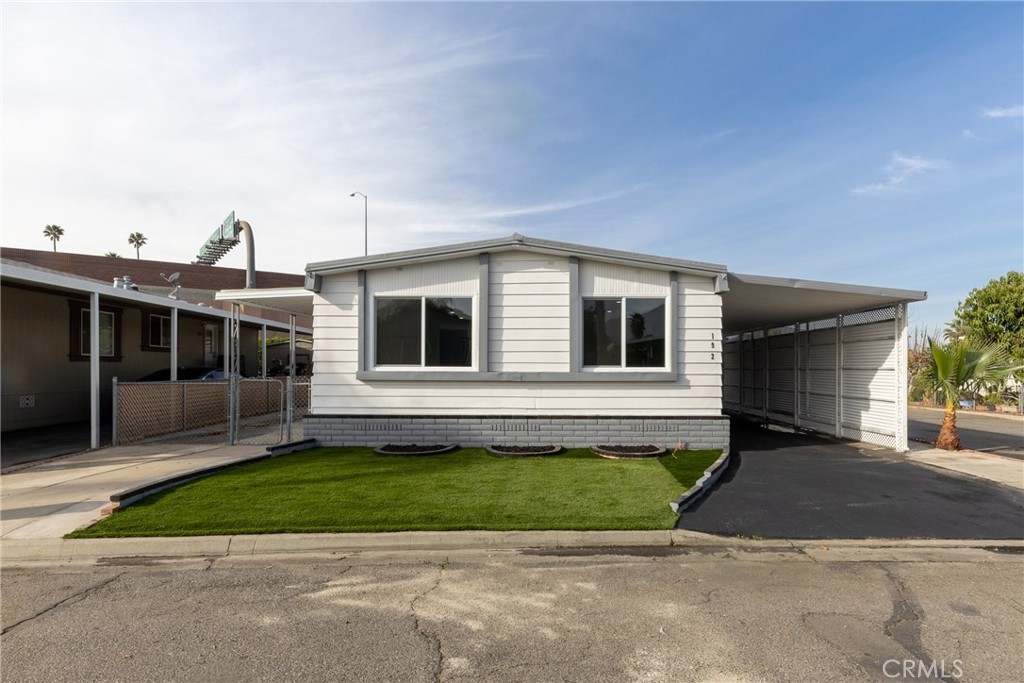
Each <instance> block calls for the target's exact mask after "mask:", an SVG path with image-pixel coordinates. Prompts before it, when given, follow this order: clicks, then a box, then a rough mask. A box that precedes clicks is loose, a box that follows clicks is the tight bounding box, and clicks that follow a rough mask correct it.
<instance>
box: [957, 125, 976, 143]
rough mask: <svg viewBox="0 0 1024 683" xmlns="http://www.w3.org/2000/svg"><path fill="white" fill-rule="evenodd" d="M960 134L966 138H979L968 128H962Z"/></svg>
mask: <svg viewBox="0 0 1024 683" xmlns="http://www.w3.org/2000/svg"><path fill="white" fill-rule="evenodd" d="M960 135H961V137H963V138H966V139H967V140H978V139H979V138H978V134H977V133H975V132H974V131H973V130H971V129H970V128H964V129H963V130H962V131H960Z"/></svg>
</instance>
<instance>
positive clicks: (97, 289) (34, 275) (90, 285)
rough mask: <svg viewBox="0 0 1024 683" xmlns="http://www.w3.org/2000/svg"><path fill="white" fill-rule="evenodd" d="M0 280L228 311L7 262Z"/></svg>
mask: <svg viewBox="0 0 1024 683" xmlns="http://www.w3.org/2000/svg"><path fill="white" fill-rule="evenodd" d="M0 278H2V279H3V280H11V281H16V282H19V283H21V284H25V285H31V286H33V287H39V288H42V289H52V290H57V291H62V292H68V293H75V294H99V295H100V296H101V297H103V299H105V300H107V301H109V300H111V299H115V300H120V301H125V302H128V303H130V304H134V305H136V306H150V307H157V308H167V309H171V308H176V309H178V311H179V312H186V313H190V314H193V315H202V316H209V317H212V318H222V319H223V318H230V317H231V311H222V310H221V309H219V308H211V307H209V306H200V305H198V304H192V303H189V302H187V301H180V300H178V299H170V298H167V297H163V296H157V295H155V294H146V293H145V292H139V291H136V290H134V289H117V288H116V287H114V286H112V285H108V284H106V283H105V282H100V281H99V280H90V279H88V278H80V277H72V276H69V275H64V274H62V273H58V272H56V271H52V270H47V269H41V268H30V267H24V266H19V265H17V264H15V263H12V262H10V261H7V262H5V263H4V264H3V269H2V271H0ZM240 319H241V320H242V321H243V322H248V323H253V324H255V325H264V324H265V325H266V326H267V327H273V328H274V329H288V325H287V324H285V323H280V322H278V321H276V320H264V319H263V318H257V317H255V316H251V315H243V316H240Z"/></svg>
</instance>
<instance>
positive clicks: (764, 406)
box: [761, 327, 768, 425]
mask: <svg viewBox="0 0 1024 683" xmlns="http://www.w3.org/2000/svg"><path fill="white" fill-rule="evenodd" d="M761 356H762V359H763V360H764V363H763V365H764V369H763V372H762V375H761V419H762V420H764V423H765V424H766V425H767V424H768V328H767V327H766V328H764V329H762V330H761Z"/></svg>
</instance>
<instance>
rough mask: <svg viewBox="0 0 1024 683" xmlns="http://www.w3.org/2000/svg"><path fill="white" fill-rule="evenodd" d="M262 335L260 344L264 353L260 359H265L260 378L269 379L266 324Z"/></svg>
mask: <svg viewBox="0 0 1024 683" xmlns="http://www.w3.org/2000/svg"><path fill="white" fill-rule="evenodd" d="M261 334H262V335H263V336H262V337H261V339H262V341H261V342H260V344H261V346H262V347H263V353H262V354H260V357H261V358H262V359H263V362H262V366H263V367H262V368H260V370H261V372H260V377H263V378H264V379H266V377H267V325H266V323H264V324H263V331H262V332H261Z"/></svg>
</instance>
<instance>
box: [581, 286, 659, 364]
mask: <svg viewBox="0 0 1024 683" xmlns="http://www.w3.org/2000/svg"><path fill="white" fill-rule="evenodd" d="M583 365H584V367H593V368H601V367H610V368H623V367H625V368H664V367H665V299H663V298H643V297H620V298H607V299H584V300H583Z"/></svg>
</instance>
